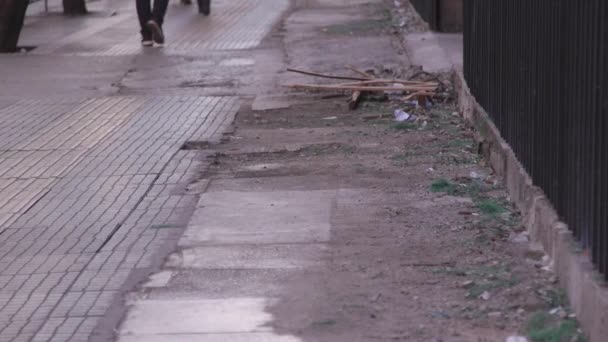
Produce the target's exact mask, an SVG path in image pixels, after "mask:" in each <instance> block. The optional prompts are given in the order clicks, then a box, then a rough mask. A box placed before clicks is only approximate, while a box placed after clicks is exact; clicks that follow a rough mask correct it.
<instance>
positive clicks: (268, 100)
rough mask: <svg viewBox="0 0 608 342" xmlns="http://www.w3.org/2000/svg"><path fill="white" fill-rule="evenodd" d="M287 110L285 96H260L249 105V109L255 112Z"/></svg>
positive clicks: (287, 101) (287, 103)
mask: <svg viewBox="0 0 608 342" xmlns="http://www.w3.org/2000/svg"><path fill="white" fill-rule="evenodd" d="M283 108H289V100H288V98H287V96H277V95H262V96H256V98H255V100H253V104H252V105H251V109H253V110H255V111H263V110H273V109H283Z"/></svg>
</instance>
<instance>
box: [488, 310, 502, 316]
mask: <svg viewBox="0 0 608 342" xmlns="http://www.w3.org/2000/svg"><path fill="white" fill-rule="evenodd" d="M488 317H490V318H500V317H502V312H500V311H494V312H490V313H488Z"/></svg>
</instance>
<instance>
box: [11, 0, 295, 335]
mask: <svg viewBox="0 0 608 342" xmlns="http://www.w3.org/2000/svg"><path fill="white" fill-rule="evenodd" d="M53 1H54V0H50V2H51V4H52V5H53ZM55 2H57V1H55ZM213 3H214V8H213V11H214V12H213V14H212V16H211V17H209V18H206V19H204V20H201V17H200V16H197V15H195V14H194V13H193V12H194V9H192V8H180V7H177V6H176V5H175V4H173V5H172V7H171V8H170V11H169V15H173V18H172V20H170V21H168V23H167V32H168V34H169V35H170V36H171V37H175V38H176V39H174V41H173V42H172V43H171V44H170V45H169V46H168V47H167V48H165V49H163V50H162V51H153V54H155V55H156V58H157V59H162V58H164V57H163V56H167V57H166V58H167V59H166V61H164V62H163V63H172V62H173V61H175V60H176V59H175V58H178V59H179V58H181V57H175V56H182V55H193V56H198V58H201V59H202V60H205V59H206V56H207V54H208V53H211V51H212V50H214V51H215V52H216V53H223V52H222V51H233V52H234V53H237V54H236V55H232V56H231V57H233V58H239V57H240V58H243V57H248V54H249V53H248V52H247V50H243V51H242V53H241V54H240V55H239V54H238V50H241V49H248V48H252V47H255V46H257V45H258V44H259V43H260V42H261V40H262V38H263V37H264V36H265V35H266V34H267V33H268V32H270V29H271V27H272V25H273V24H274V23H276V22H277V20H278V19H279V18H280V16H281V15H282V13H283V11H285V10H286V9H287V7H288V5H289V1H288V0H239V1H234V0H214V1H213ZM91 4H92V6H98V5H96V4H97V3H91ZM112 4H119V5H122V7H121V6H118V7H117V8H119V9H120V10H119V11H118V14H117V15H115V16H110V17H104V16H102V15H92V16H91V17H90V18H87V19H73V20H70V21H66V20H64V19H62V18H61V17H59V16H48V17H47V16H40V17H36V18H35V19H34V20H32V21H31V22H30V25H29V26H27V27H26V29H25V30H24V36H23V37H24V45H36V46H38V48H37V49H35V50H33V52H32V53H31V54H29V55H25V56H24V57H23V58H20V59H18V60H17V59H16V58H19V57H10V56H9V57H6V56H4V57H2V59H0V70H4V71H10V69H11V64H10V63H12V62H15V65H16V66H17V65H18V70H19V72H20V73H23V72H28V68H27V63H31V65H32V68H31V73H30V74H26V75H23V80H21V79H20V77H19V75H16V76H14V75H11V76H10V77H9V79H10V80H15V81H17V82H15V83H19V84H18V87H17V86H15V88H8V87H10V82H5V83H3V87H4V86H5V85H8V87H7V88H5V89H4V90H5V92H4V94H3V92H2V91H0V122H2V124H1V125H0V342H3V341H87V340H90V338H91V336H94V335H92V334H94V332H95V333H97V332H100V330H99V327H100V325H99V324H100V322H102V321H103V320H107V319H108V315H111V314H110V313H109V312H110V311H108V310H111V308H112V307H113V306H114V305H115V304H116V303H117V302H120V301H121V299H122V296H123V294H124V291H125V290H127V289H129V286H131V285H132V282H133V280H138V279H141V277H142V276H143V275H146V274H148V273H150V272H151V271H152V270H154V268H155V267H157V266H158V265H159V263H160V259H161V258H162V257H163V256H164V255H165V252H167V251H166V250H164V248H167V247H168V246H171V245H172V243H175V242H176V241H177V239H178V238H179V236H180V234H181V232H182V231H183V229H184V227H185V225H186V223H187V222H188V220H189V218H190V216H191V214H192V211H193V210H194V206H195V204H196V201H197V199H196V198H194V195H190V194H189V193H188V191H187V189H186V186H187V184H188V183H189V182H190V181H191V180H192V179H193V178H195V177H196V176H197V174H198V172H200V171H201V170H202V169H203V168H204V167H205V165H204V164H205V163H206V162H207V161H206V159H205V158H204V156H202V155H201V153H200V151H192V150H184V149H181V147H182V146H183V144H184V143H185V142H186V141H190V140H195V141H199V140H200V141H203V140H213V139H218V138H219V137H220V136H221V133H222V132H223V131H224V130H225V128H226V127H227V126H228V125H229V124H230V123H231V122H232V120H233V118H234V115H235V114H236V112H237V109H238V106H239V99H238V98H235V97H229V96H223V97H209V96H196V94H192V91H190V92H188V93H187V94H188V95H180V93H182V94H183V93H184V92H181V91H171V89H166V90H162V91H160V92H158V91H155V89H150V90H149V92H150V94H143V92H141V91H140V92H138V95H136V96H124V95H120V94H118V93H115V94H108V93H109V91H108V89H114V87H116V85H114V84H111V85H110V84H109V83H108V82H109V80H111V79H113V78H115V75H121V74H128V73H129V70H130V68H133V67H134V65H133V64H132V63H131V64H128V63H125V61H126V60H125V59H124V56H135V57H137V56H138V55H139V54H141V53H142V50H141V48H140V47H139V42H138V40H139V38H138V37H137V35H136V34H134V32H137V30H136V23H137V22H136V20H135V17H134V10H133V8H132V7H133V3H132V1H127V0H124V1H123V0H112ZM54 5H57V4H54ZM101 7H103V6H101ZM52 8H54V7H52ZM58 25H63V26H58ZM49 27H52V29H51V30H49V29H48V28H49ZM53 35H57V37H54V36H53ZM60 37H61V38H60ZM117 37H118V39H117ZM177 37H179V39H177ZM55 38H57V39H55ZM59 38H60V39H59ZM66 55H69V58H71V59H70V60H67V59H65V60H62V58H65V57H64V56H66ZM121 55H122V56H123V57H120V56H121ZM100 56H103V57H100ZM170 56H174V57H170ZM76 58H82V59H88V60H76ZM112 58H113V59H114V60H111V59H112ZM41 61H42V62H44V64H42V65H41V64H40V62H41ZM88 61H90V67H88V66H87V65H88V64H89V62H88ZM3 63H4V66H2V65H1V64H3ZM122 63H125V65H124V70H120V69H118V68H120V67H121V65H122ZM133 63H136V61H134V62H133ZM70 64H72V65H73V67H72V69H68V68H69V67H70ZM237 67H238V66H237ZM52 68H57V70H52ZM61 68H65V71H66V73H65V74H63V73H62V70H61ZM102 70H103V71H102ZM37 72H44V79H41V81H40V82H41V83H40V82H38V84H34V83H32V82H35V80H36V79H37V75H36V73H37ZM142 72H144V71H142ZM146 72H147V71H146ZM183 72H185V73H187V72H190V70H184V71H183ZM192 72H193V73H194V72H200V71H198V70H192ZM54 73H56V75H57V77H58V79H60V80H61V82H58V83H57V89H50V90H47V89H48V88H49V87H48V86H47V85H50V86H51V87H52V86H53V83H52V80H53V77H54V76H53V75H54ZM1 74H2V72H0V75H1ZM79 75H82V80H77V79H74V80H75V81H77V82H75V83H74V84H72V85H70V84H68V82H69V80H70V78H71V77H75V76H79ZM154 75H155V74H154V73H153V71H151V73H150V74H146V75H144V76H145V77H146V78H147V79H153V78H154ZM157 77H158V78H163V77H164V75H163V74H162V73H161V74H158V75H157ZM0 81H1V79H0ZM119 81H120V80H119ZM28 84H32V85H34V87H33V88H31V89H30V91H29V92H27V91H23V94H24V95H23V96H21V97H20V96H15V95H16V94H19V93H21V92H22V88H20V87H23V85H25V86H27V85H28ZM77 87H82V89H84V90H83V91H78V90H77ZM45 88H46V89H45ZM32 89H33V90H32ZM62 89H65V91H64V90H62ZM96 89H102V90H104V91H99V92H97V90H96ZM117 89H118V91H120V90H121V89H120V85H119V86H118V87H117ZM25 90H27V89H25ZM36 91H38V92H41V91H43V93H40V95H37V93H36ZM110 93H111V92H110ZM157 93H161V94H162V93H166V94H167V95H164V96H154V95H151V94H157ZM3 95H4V96H3ZM7 95H8V96H7ZM50 95H52V96H50ZM118 316H119V315H118ZM119 318H120V317H112V318H111V319H115V320H117V319H119ZM104 327H105V328H104V329H107V328H108V325H107V324H106V325H105V326H104ZM110 330H111V327H110Z"/></svg>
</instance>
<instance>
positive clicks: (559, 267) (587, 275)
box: [453, 71, 608, 342]
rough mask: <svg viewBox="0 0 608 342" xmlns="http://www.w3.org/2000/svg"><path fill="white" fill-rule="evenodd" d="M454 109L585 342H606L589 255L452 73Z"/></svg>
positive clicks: (603, 297)
mask: <svg viewBox="0 0 608 342" xmlns="http://www.w3.org/2000/svg"><path fill="white" fill-rule="evenodd" d="M453 81H454V87H455V90H456V95H457V99H458V109H459V112H460V113H461V114H462V115H463V117H464V118H465V120H466V121H467V122H468V123H469V124H470V125H471V126H472V127H474V128H475V131H476V136H477V139H478V142H479V143H480V144H481V145H480V146H481V152H482V153H483V156H484V158H485V159H486V160H487V161H488V162H489V164H490V165H491V167H492V168H493V170H494V172H495V173H496V174H497V175H499V176H501V177H502V178H503V179H504V181H505V185H506V187H507V190H508V192H509V195H510V197H511V200H512V201H513V202H514V203H515V205H516V206H517V207H518V209H519V210H520V211H521V213H522V216H523V217H524V224H525V227H526V229H527V230H528V232H529V233H530V238H531V241H532V243H537V244H540V245H542V247H543V249H544V251H545V252H546V253H547V255H548V256H549V257H551V263H552V268H553V271H554V272H555V274H556V276H557V277H558V279H559V285H560V287H562V288H563V289H564V290H565V291H566V293H567V295H568V298H569V300H570V305H571V307H572V309H573V310H574V312H575V313H576V315H577V319H578V321H579V323H580V325H581V328H582V329H583V332H584V333H585V334H586V335H587V336H588V337H589V340H590V342H604V341H607V340H608V287H606V285H605V282H604V280H603V277H602V276H601V275H599V274H598V273H597V272H596V271H595V270H594V267H593V265H592V263H591V262H590V260H589V258H588V257H585V256H583V255H582V253H581V250H580V248H579V244H578V242H577V241H576V240H575V238H574V236H573V235H572V233H571V231H570V230H569V229H568V226H567V225H566V224H565V223H564V222H561V221H560V220H559V216H558V215H557V212H556V211H555V210H554V208H553V206H552V205H551V203H550V201H549V200H548V198H547V197H546V196H545V194H544V193H543V191H542V190H541V189H540V188H538V187H536V186H534V184H533V182H532V179H531V177H530V176H529V175H528V173H527V172H526V170H525V169H524V167H523V166H522V165H521V163H520V162H519V160H517V157H516V156H515V154H514V152H513V150H512V149H511V147H510V146H509V145H508V144H507V143H506V142H505V141H504V140H503V139H502V137H501V135H500V132H499V131H498V129H497V128H496V126H495V125H494V123H493V122H492V120H491V119H490V117H489V116H488V114H487V113H486V112H485V110H484V109H483V108H482V107H481V106H480V105H479V104H478V103H477V101H476V100H475V97H474V96H473V95H472V94H471V92H470V90H469V88H468V86H467V83H466V81H465V78H464V75H463V73H462V71H454V72H453Z"/></svg>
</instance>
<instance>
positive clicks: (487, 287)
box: [467, 276, 519, 298]
mask: <svg viewBox="0 0 608 342" xmlns="http://www.w3.org/2000/svg"><path fill="white" fill-rule="evenodd" d="M518 283H519V279H517V278H516V277H514V276H511V277H509V278H501V277H498V278H496V279H492V280H483V281H482V282H480V283H479V284H475V285H473V286H472V287H471V288H470V289H469V292H468V293H467V298H477V297H479V296H480V295H481V294H482V293H484V292H486V291H488V292H489V291H492V290H497V289H504V288H509V287H513V286H515V285H517V284H518Z"/></svg>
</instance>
